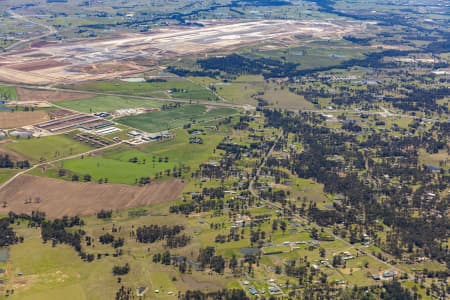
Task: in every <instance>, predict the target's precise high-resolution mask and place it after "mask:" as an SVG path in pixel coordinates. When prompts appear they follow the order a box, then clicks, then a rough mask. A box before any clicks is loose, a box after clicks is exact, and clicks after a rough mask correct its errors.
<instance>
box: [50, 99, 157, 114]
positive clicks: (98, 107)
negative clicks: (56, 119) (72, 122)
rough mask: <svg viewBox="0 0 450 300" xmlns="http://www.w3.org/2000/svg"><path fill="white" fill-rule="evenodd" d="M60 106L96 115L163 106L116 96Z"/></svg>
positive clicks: (152, 102)
mask: <svg viewBox="0 0 450 300" xmlns="http://www.w3.org/2000/svg"><path fill="white" fill-rule="evenodd" d="M58 106H62V107H65V108H68V109H71V110H76V111H79V112H84V113H94V112H113V111H115V110H118V109H124V108H157V107H160V106H161V102H157V101H151V100H140V99H133V98H124V97H115V96H98V97H95V98H90V99H83V100H71V101H61V102H58Z"/></svg>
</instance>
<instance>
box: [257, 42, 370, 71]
mask: <svg viewBox="0 0 450 300" xmlns="http://www.w3.org/2000/svg"><path fill="white" fill-rule="evenodd" d="M372 51H373V50H371V49H368V48H367V47H359V46H356V45H354V44H352V43H350V42H346V41H343V40H339V41H334V40H328V41H316V42H312V43H309V44H307V45H305V46H300V47H290V48H287V49H276V50H264V49H263V50H260V51H257V52H252V53H251V55H252V56H255V57H271V58H274V59H282V60H285V61H289V62H294V63H298V64H299V67H298V68H299V69H301V70H304V69H314V68H320V67H328V66H335V65H338V64H340V63H341V62H343V61H345V60H349V59H353V58H363V57H364V54H365V53H370V52H372Z"/></svg>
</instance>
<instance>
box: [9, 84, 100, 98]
mask: <svg viewBox="0 0 450 300" xmlns="http://www.w3.org/2000/svg"><path fill="white" fill-rule="evenodd" d="M17 95H18V96H19V97H18V98H19V100H20V101H49V102H50V101H63V100H77V99H87V98H92V97H94V96H93V95H92V94H85V93H71V92H62V91H45V90H34V89H27V88H20V87H19V88H17Z"/></svg>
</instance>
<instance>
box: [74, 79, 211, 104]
mask: <svg viewBox="0 0 450 300" xmlns="http://www.w3.org/2000/svg"><path fill="white" fill-rule="evenodd" d="M67 87H69V88H71V89H79V90H84V91H91V92H101V93H112V94H118V95H133V96H148V97H151V96H153V97H155V96H160V95H161V92H164V93H166V94H168V95H170V96H171V97H173V98H181V99H193V100H215V99H216V96H215V95H214V94H213V93H212V92H211V91H210V90H209V89H207V88H205V87H203V86H201V85H198V84H196V83H192V82H190V81H187V80H185V79H171V80H169V81H166V82H123V81H95V82H88V83H83V84H78V85H69V86H67Z"/></svg>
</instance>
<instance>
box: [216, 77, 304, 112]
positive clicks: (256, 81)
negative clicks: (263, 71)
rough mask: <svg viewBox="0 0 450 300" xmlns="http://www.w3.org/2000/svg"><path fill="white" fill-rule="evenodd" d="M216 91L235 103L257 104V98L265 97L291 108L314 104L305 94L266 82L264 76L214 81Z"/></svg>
mask: <svg viewBox="0 0 450 300" xmlns="http://www.w3.org/2000/svg"><path fill="white" fill-rule="evenodd" d="M214 86H215V88H216V92H217V94H218V95H220V96H221V97H223V98H224V99H226V100H228V101H230V102H232V103H234V104H250V105H253V106H256V105H257V104H258V101H257V98H259V99H264V100H265V101H267V102H268V105H269V106H272V107H281V108H289V109H311V108H313V104H312V103H311V102H309V101H307V100H305V99H304V97H303V96H301V95H297V94H294V93H292V92H290V91H289V89H288V88H287V87H283V86H281V85H278V84H276V83H268V82H266V81H265V80H264V79H263V77H262V76H249V75H246V76H240V77H238V78H237V79H236V80H233V81H231V82H227V83H223V82H216V83H214Z"/></svg>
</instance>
